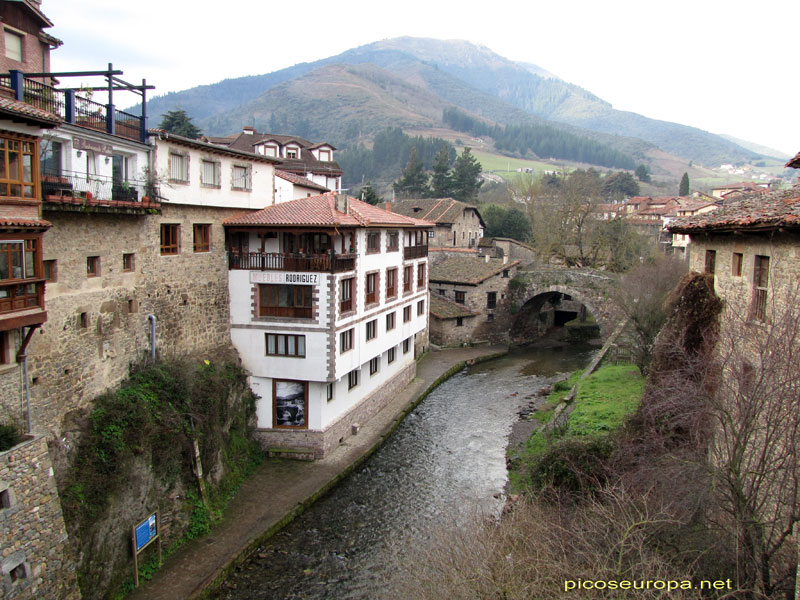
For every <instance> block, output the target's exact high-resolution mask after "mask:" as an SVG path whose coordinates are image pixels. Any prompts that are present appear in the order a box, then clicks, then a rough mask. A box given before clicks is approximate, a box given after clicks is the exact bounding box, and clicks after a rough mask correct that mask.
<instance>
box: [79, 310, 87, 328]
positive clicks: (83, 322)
mask: <svg viewBox="0 0 800 600" xmlns="http://www.w3.org/2000/svg"><path fill="white" fill-rule="evenodd" d="M78 326H79V327H80V328H81V329H88V328H89V313H86V312H82V313H81V314H79V315H78Z"/></svg>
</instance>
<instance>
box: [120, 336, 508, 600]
mask: <svg viewBox="0 0 800 600" xmlns="http://www.w3.org/2000/svg"><path fill="white" fill-rule="evenodd" d="M505 352H506V348H505V346H488V347H481V348H453V349H447V350H440V351H435V352H430V353H428V354H426V355H425V356H423V357H422V358H421V359H420V360H419V362H418V363H417V375H416V377H415V378H414V379H413V380H412V381H411V382H410V383H409V384H408V386H406V388H405V389H403V390H402V391H401V392H400V393H399V394H397V396H396V397H395V398H394V399H393V400H392V401H391V402H389V404H387V405H386V406H385V407H384V408H383V410H381V411H380V412H379V413H378V414H377V415H375V417H374V418H373V419H372V420H370V422H369V423H365V424H364V425H363V426H362V427H361V430H360V431H359V432H358V434H357V435H354V436H351V437H349V438H348V439H347V440H346V441H345V442H344V443H342V444H341V445H340V446H339V447H338V448H337V449H336V450H335V451H333V452H332V453H331V454H330V455H329V456H327V457H326V458H324V459H322V460H317V461H314V462H303V461H289V460H285V459H266V460H265V461H264V464H262V465H261V466H260V467H259V468H258V469H257V470H256V472H255V473H254V474H253V475H251V476H250V478H249V479H248V480H247V481H246V482H245V483H244V485H242V487H241V488H240V489H239V491H238V492H237V493H236V496H235V497H234V498H233V499H232V500H231V501H230V503H229V504H228V507H227V508H226V510H225V513H224V515H223V517H222V520H221V521H220V522H219V523H218V524H217V526H216V527H215V528H214V530H213V531H212V532H211V534H209V535H208V536H206V537H204V538H201V539H196V540H192V541H191V542H189V543H188V544H186V545H185V546H184V547H182V548H181V549H180V550H179V551H178V552H176V553H175V554H173V555H172V556H170V557H169V558H168V559H167V560H166V561H165V563H164V565H163V566H162V567H161V569H159V570H158V572H157V573H156V574H155V575H154V576H153V578H152V579H151V580H150V581H141V580H140V585H139V588H138V589H137V590H135V591H134V592H133V593H132V594H130V595H129V596H128V598H129V599H131V600H184V599H186V600H194V599H198V598H203V597H204V596H205V594H206V592H207V591H210V589H212V588H213V584H215V583H217V582H219V581H220V580H222V579H224V578H225V576H226V575H227V574H228V573H230V572H231V571H232V570H233V569H235V568H236V567H237V566H238V565H239V564H241V563H242V562H243V561H244V560H245V559H246V558H247V557H248V556H249V555H250V553H251V552H253V551H254V550H255V549H256V548H257V547H258V546H259V545H260V544H262V543H263V542H264V541H265V540H266V539H267V538H269V537H270V536H271V535H273V534H274V533H276V532H277V531H279V530H280V529H281V528H282V527H284V526H285V525H286V524H287V523H289V522H290V521H291V520H292V519H294V518H295V517H296V516H298V515H300V514H301V513H302V512H303V511H304V510H306V508H308V507H309V506H310V505H311V504H313V503H314V501H316V500H317V499H318V498H319V497H320V496H322V495H323V494H325V493H326V492H327V491H328V490H330V488H332V487H333V486H334V485H336V483H337V482H338V481H339V480H341V479H342V478H343V477H345V476H346V475H347V474H348V473H350V472H351V471H352V470H353V469H355V468H356V467H357V466H358V465H359V464H361V463H362V462H363V461H364V460H366V459H367V458H368V457H369V456H370V455H371V454H372V453H373V452H374V451H375V450H377V449H378V448H379V447H380V446H381V444H383V442H384V441H385V440H386V438H387V437H388V436H389V435H390V434H391V433H392V431H394V429H395V428H396V427H397V425H399V424H400V422H401V421H402V420H403V418H405V416H406V415H407V414H408V413H409V412H410V411H411V410H412V409H413V408H414V406H416V405H417V404H418V403H419V402H420V401H421V400H422V399H423V398H424V397H425V396H426V395H427V394H428V393H429V392H430V391H431V390H432V389H433V388H434V387H436V386H437V385H439V383H441V382H442V381H444V380H445V379H447V378H448V377H449V376H451V375H452V374H454V373H455V372H457V371H459V370H461V368H463V366H464V364H465V363H466V362H467V361H473V360H477V361H480V360H485V359H487V358H490V357H493V356H496V355H499V354H504V353H505Z"/></svg>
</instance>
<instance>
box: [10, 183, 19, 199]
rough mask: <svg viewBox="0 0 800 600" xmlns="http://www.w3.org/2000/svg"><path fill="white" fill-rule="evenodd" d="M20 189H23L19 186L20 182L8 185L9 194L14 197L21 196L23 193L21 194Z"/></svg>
mask: <svg viewBox="0 0 800 600" xmlns="http://www.w3.org/2000/svg"><path fill="white" fill-rule="evenodd" d="M20 191H21V190H20V186H19V184H16V183H12V184H10V185H9V186H8V195H9V196H12V197H13V196H16V197H19V196H21V194H20Z"/></svg>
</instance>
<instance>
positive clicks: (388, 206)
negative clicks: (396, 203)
mask: <svg viewBox="0 0 800 600" xmlns="http://www.w3.org/2000/svg"><path fill="white" fill-rule="evenodd" d="M386 212H392V203H391V202H387V203H386Z"/></svg>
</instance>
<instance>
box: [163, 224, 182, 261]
mask: <svg viewBox="0 0 800 600" xmlns="http://www.w3.org/2000/svg"><path fill="white" fill-rule="evenodd" d="M180 239H181V226H180V225H177V224H174V225H173V224H168V223H162V224H161V255H162V256H169V255H174V254H179V253H180V251H181V244H180Z"/></svg>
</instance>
